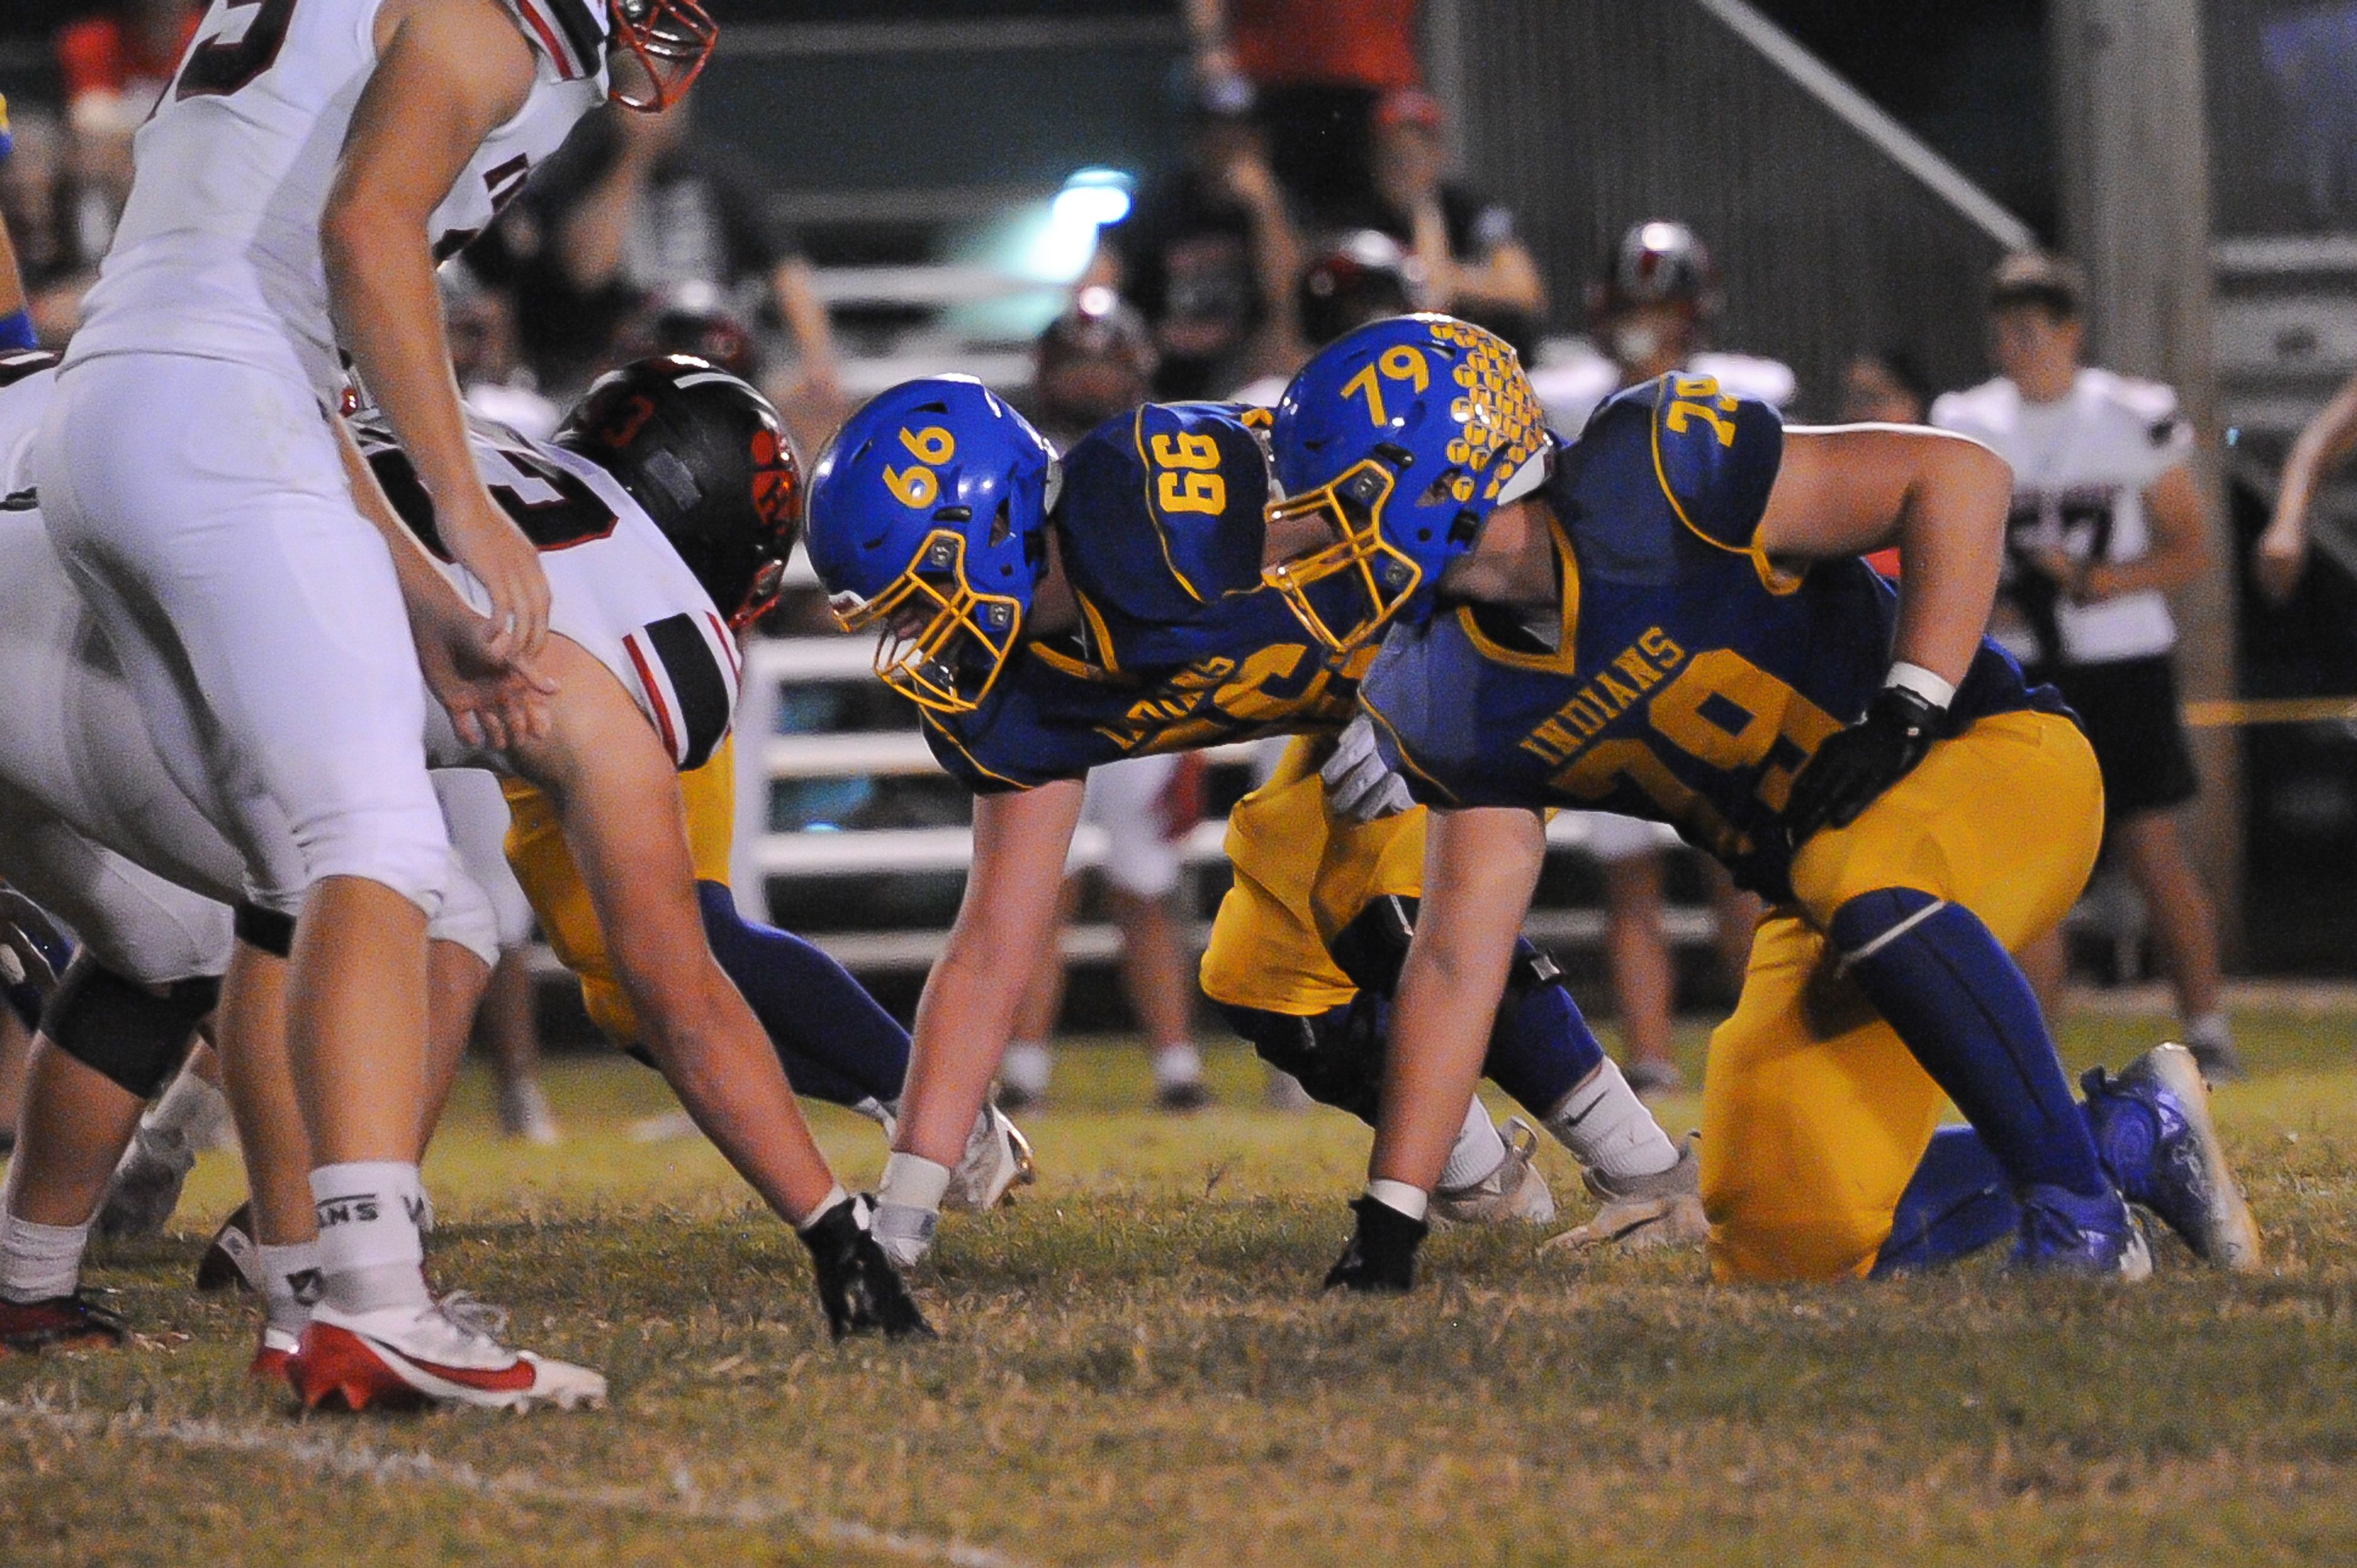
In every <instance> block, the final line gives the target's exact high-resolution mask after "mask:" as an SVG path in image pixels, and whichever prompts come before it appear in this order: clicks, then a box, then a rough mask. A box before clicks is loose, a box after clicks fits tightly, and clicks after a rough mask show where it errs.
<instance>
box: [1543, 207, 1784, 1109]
mask: <svg viewBox="0 0 2357 1568" xmlns="http://www.w3.org/2000/svg"><path fill="white" fill-rule="evenodd" d="M1724 303H1725V298H1724V295H1723V293H1722V291H1721V289H1720V286H1719V277H1718V266H1717V263H1715V262H1713V261H1712V260H1711V254H1710V250H1709V248H1708V247H1707V246H1706V245H1705V244H1704V243H1703V242H1702V241H1701V239H1700V238H1699V237H1698V236H1697V235H1696V234H1695V231H1693V230H1692V229H1689V228H1687V227H1686V226H1685V225H1684V224H1683V223H1678V222H1673V221H1669V220H1663V219H1653V220H1647V221H1645V222H1642V223H1637V224H1632V225H1631V227H1630V229H1629V231H1628V232H1627V233H1626V234H1624V235H1623V236H1622V237H1621V240H1620V245H1619V246H1618V247H1617V248H1616V249H1615V250H1614V251H1613V252H1612V254H1611V256H1610V257H1609V259H1608V260H1607V261H1606V263H1605V271H1604V278H1603V281H1602V282H1600V283H1598V284H1594V285H1590V286H1589V289H1588V295H1587V306H1588V318H1589V323H1590V327H1591V329H1592V330H1593V332H1594V334H1595V337H1596V340H1597V342H1598V345H1599V346H1600V347H1601V349H1602V352H1601V353H1597V352H1593V351H1591V352H1589V353H1588V354H1587V355H1585V356H1583V357H1580V358H1577V359H1574V360H1569V361H1567V362H1565V363H1559V364H1552V365H1543V366H1541V367H1540V368H1539V369H1538V370H1536V371H1533V372H1532V375H1531V385H1532V387H1533V389H1534V391H1535V392H1537V393H1538V395H1539V402H1540V403H1541V404H1542V405H1544V408H1545V409H1546V413H1547V424H1549V426H1551V427H1552V428H1554V429H1555V430H1558V431H1561V432H1562V433H1564V434H1565V435H1576V434H1577V433H1578V432H1579V430H1581V429H1582V428H1583V427H1584V426H1585V425H1586V424H1587V420H1588V416H1589V415H1590V414H1592V413H1595V412H1596V410H1597V407H1598V405H1599V404H1601V403H1603V402H1604V400H1605V399H1606V398H1609V397H1610V396H1611V395H1612V394H1613V393H1614V392H1618V391H1620V389H1621V388H1623V387H1632V386H1635V385H1637V384H1638V383H1639V382H1640V381H1651V380H1652V379H1653V378H1654V377H1656V376H1665V375H1669V374H1672V373H1673V372H1675V373H1679V374H1684V375H1695V376H1710V377H1712V378H1714V379H1716V380H1717V382H1718V383H1719V386H1720V387H1721V388H1722V389H1723V390H1725V391H1727V392H1734V393H1737V394H1738V395H1741V396H1745V397H1752V398H1757V399H1759V400H1760V401H1761V402H1763V403H1770V404H1773V405H1774V406H1775V407H1777V408H1782V407H1784V406H1785V405H1787V404H1788V403H1791V402H1792V396H1793V393H1794V392H1795V390H1796V382H1795V381H1794V378H1793V375H1792V371H1791V369H1790V368H1789V367H1787V366H1785V365H1782V364H1781V363H1779V362H1778V361H1776V360H1761V359H1754V358H1752V357H1751V356H1749V355H1746V354H1729V353H1722V352H1717V351H1714V350H1711V349H1707V348H1706V347H1705V345H1706V344H1707V343H1708V342H1709V340H1710V325H1711V322H1712V321H1713V320H1714V319H1715V318H1716V317H1717V315H1718V313H1719V310H1720V308H1721V306H1723V305H1724ZM1585 825H1586V827H1587V848H1588V850H1589V851H1590V853H1592V854H1594V855H1595V856H1596V858H1597V859H1598V862H1600V863H1601V864H1602V865H1603V869H1604V892H1605V900H1606V905H1607V911H1606V921H1607V925H1606V933H1605V953H1606V957H1607V959H1608V960H1609V963H1610V965H1611V970H1612V996H1613V1004H1614V1006H1615V1009H1616V1010H1617V1012H1618V1015H1619V1019H1620V1041H1621V1049H1622V1053H1623V1057H1624V1062H1623V1066H1624V1069H1625V1070H1626V1072H1627V1076H1628V1079H1629V1083H1630V1086H1631V1088H1633V1089H1635V1090H1637V1092H1638V1093H1639V1094H1641V1095H1645V1096H1649V1097H1650V1096H1652V1095H1655V1094H1659V1093H1662V1092H1664V1091H1665V1090H1674V1089H1676V1088H1679V1087H1680V1086H1682V1085H1683V1084H1684V1081H1685V1079H1684V1074H1683V1073H1682V1072H1680V1071H1679V1069H1678V1066H1677V1063H1676V1062H1675V1061H1674V1059H1673V1058H1672V1056H1671V1053H1670V1026H1671V1016H1672V1008H1673V1004H1674V1002H1675V999H1676V990H1675V972H1674V970H1673V969H1672V967H1671V964H1670V950H1669V944H1668V942H1667V941H1666V940H1664V938H1663V935H1662V914H1663V899H1662V872H1663V861H1662V841H1661V838H1660V836H1659V835H1658V834H1657V833H1656V832H1654V830H1653V828H1652V824H1650V823H1647V822H1636V821H1634V820H1632V819H1631V818H1628V817H1617V816H1613V815H1610V814H1609V813H1607V812H1601V811H1596V812H1589V813H1587V814H1586V818H1585ZM1701 865H1702V872H1703V876H1704V879H1705V881H1706V885H1707V886H1708V887H1709V890H1710V897H1711V902H1712V904H1713V905H1714V906H1715V908H1716V909H1717V917H1718V934H1717V935H1718V940H1717V951H1718V961H1719V966H1720V968H1721V969H1722V970H1723V971H1725V972H1726V973H1727V976H1728V977H1729V979H1730V981H1731V982H1732V983H1740V976H1741V975H1742V973H1743V969H1744V965H1745V963H1746V962H1747V961H1748V957H1749V950H1750V944H1751V932H1752V929H1753V927H1755V926H1756V925H1758V924H1759V919H1760V908H1761V906H1760V901H1759V900H1758V899H1757V898H1754V897H1752V896H1751V895H1749V894H1748V893H1744V892H1741V891H1739V890H1738V888H1737V887H1736V886H1735V884H1734V882H1733V881H1732V880H1731V879H1730V878H1729V877H1728V876H1727V873H1726V872H1725V871H1724V870H1723V869H1721V868H1720V866H1719V865H1718V863H1717V861H1714V860H1710V859H1708V858H1707V857H1704V858H1703V859H1702V862H1701Z"/></svg>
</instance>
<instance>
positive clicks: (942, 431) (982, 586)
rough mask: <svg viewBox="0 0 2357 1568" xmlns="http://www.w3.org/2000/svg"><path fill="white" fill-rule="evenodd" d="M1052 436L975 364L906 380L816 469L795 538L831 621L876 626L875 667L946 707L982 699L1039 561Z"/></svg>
mask: <svg viewBox="0 0 2357 1568" xmlns="http://www.w3.org/2000/svg"><path fill="white" fill-rule="evenodd" d="M1059 483H1060V470H1059V466H1058V464H1057V461H1056V451H1055V448H1054V447H1052V446H1049V445H1048V441H1047V438H1046V437H1044V436H1042V435H1040V434H1039V432H1038V431H1037V430H1034V429H1033V428H1032V427H1031V424H1030V422H1029V421H1028V420H1026V419H1025V418H1024V417H1023V416H1022V415H1021V414H1019V413H1016V412H1015V411H1014V410H1013V409H1012V408H1009V407H1008V406H1007V405H1006V403H1002V402H1000V401H999V399H998V398H997V397H996V396H995V395H993V394H992V392H990V390H989V389H988V388H986V387H985V386H984V385H983V384H982V383H981V382H980V381H976V380H974V378H973V377H972V376H934V377H929V378H927V379H925V380H922V381H903V382H902V383H901V384H900V385H899V386H897V387H893V388H891V389H890V390H889V391H887V392H878V393H877V395H876V396H875V397H874V398H872V399H871V400H869V402H868V403H867V404H866V406H865V407H863V408H861V409H860V410H859V412H858V413H855V414H853V415H852V416H851V418H850V419H849V420H848V421H846V422H845V424H844V426H843V429H842V430H841V431H839V432H837V433H836V435H835V437H834V441H833V442H832V443H830V444H829V445H828V446H827V449H826V451H825V453H824V454H823V456H820V458H819V460H818V466H817V467H816V468H814V469H813V471H812V474H811V479H810V500H809V510H808V514H807V521H806V522H805V523H804V527H803V534H802V539H803V542H804V544H805V545H806V546H807V548H808V549H809V551H810V557H811V565H812V566H813V568H815V569H816V571H817V573H818V575H819V580H820V581H821V582H822V583H823V584H825V585H826V590H827V594H828V600H827V602H828V605H829V607H831V608H832V609H833V610H834V619H835V624H836V625H838V626H840V627H842V628H843V629H844V630H845V631H855V632H856V631H864V630H866V629H869V628H875V629H876V630H877V634H878V635H877V644H876V673H877V677H878V678H880V679H881V680H882V681H883V682H884V683H885V684H886V685H888V686H890V687H892V688H893V689H894V690H896V691H898V692H899V693H902V694H903V695H905V696H907V697H908V698H909V700H911V701H912V702H914V703H917V704H918V705H919V706H920V707H925V708H930V709H931V710H933V711H934V712H936V713H942V714H966V713H972V712H973V711H974V709H976V708H978V707H980V706H981V705H982V702H983V699H984V698H985V697H986V696H988V695H989V693H990V688H991V686H992V684H993V683H994V682H996V681H997V679H998V672H999V671H1001V670H1002V669H1004V668H1005V667H1006V660H1007V659H1008V658H1009V656H1011V655H1012V654H1013V653H1014V651H1015V644H1016V639H1017V638H1018V637H1019V636H1020V635H1021V633H1022V630H1023V618H1024V616H1025V615H1026V614H1027V613H1028V612H1029V610H1030V608H1031V593H1032V590H1033V589H1034V588H1036V587H1037V586H1038V585H1039V578H1040V576H1041V575H1042V574H1044V573H1045V572H1046V570H1047V565H1048V537H1047V528H1048V510H1049V508H1050V507H1052V506H1054V505H1055V503H1056V490H1057V489H1058V486H1059Z"/></svg>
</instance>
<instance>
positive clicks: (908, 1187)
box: [868, 1152, 951, 1268]
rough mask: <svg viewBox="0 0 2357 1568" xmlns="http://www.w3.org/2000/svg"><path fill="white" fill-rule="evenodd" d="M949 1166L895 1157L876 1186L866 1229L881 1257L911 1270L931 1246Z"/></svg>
mask: <svg viewBox="0 0 2357 1568" xmlns="http://www.w3.org/2000/svg"><path fill="white" fill-rule="evenodd" d="M950 1176H951V1171H950V1168H949V1166H947V1165H941V1164H939V1163H937V1162H935V1161H932V1160H929V1159H927V1158H925V1157H924V1156H923V1155H903V1154H899V1153H897V1152H896V1153H894V1154H893V1155H892V1156H891V1158H889V1159H888V1160H886V1161H885V1162H884V1179H883V1180H882V1181H880V1182H878V1183H877V1184H876V1217H875V1219H874V1221H873V1223H871V1224H870V1225H869V1227H868V1229H869V1230H870V1232H871V1233H872V1234H873V1235H874V1236H875V1238H876V1242H877V1245H878V1246H880V1247H882V1248H883V1249H884V1255H885V1256H886V1257H888V1258H890V1259H891V1260H892V1261H893V1262H895V1263H898V1264H899V1265H900V1266H901V1267H902V1268H909V1267H913V1266H914V1265H915V1264H916V1263H917V1262H919V1261H920V1260H921V1259H922V1258H923V1257H924V1255H925V1252H926V1251H927V1250H928V1249H929V1248H931V1246H932V1244H933V1230H934V1228H935V1227H936V1226H938V1225H939V1224H940V1223H941V1218H942V1195H943V1194H944V1193H946V1192H948V1191H949V1189H950Z"/></svg>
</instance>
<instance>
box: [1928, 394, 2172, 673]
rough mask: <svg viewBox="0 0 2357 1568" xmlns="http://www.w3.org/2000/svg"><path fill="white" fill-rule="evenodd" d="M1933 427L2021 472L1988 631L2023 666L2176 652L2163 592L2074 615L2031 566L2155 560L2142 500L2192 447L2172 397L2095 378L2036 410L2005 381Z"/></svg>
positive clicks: (1961, 398)
mask: <svg viewBox="0 0 2357 1568" xmlns="http://www.w3.org/2000/svg"><path fill="white" fill-rule="evenodd" d="M1932 424H1936V425H1938V426H1939V427H1940V428H1941V429H1943V430H1953V431H1955V432H1957V433H1958V434H1959V435H1970V436H1973V437H1975V439H1977V440H1980V441H1983V442H1986V443H1987V444H1988V445H1989V446H1992V447H1994V448H1996V452H1997V454H1998V456H2002V457H2004V458H2005V460H2006V461H2007V462H2008V463H2010V464H2012V465H2013V511H2012V515H2011V517H2010V518H2009V519H2008V520H2007V525H2006V539H2007V551H2006V575H2005V585H2004V590H2003V592H2002V593H2001V594H2000V596H1999V598H1998V607H1997V617H1996V620H1995V621H1994V622H1992V623H1991V626H1990V630H1991V631H1992V632H1994V633H1995V634H1996V637H1997V639H1998V640H2000V641H2002V642H2003V643H2004V644H2005V645H2006V647H2007V649H2008V650H2010V651H2011V652H2012V653H2013V654H2014V655H2015V656H2016V657H2017V658H2019V659H2022V660H2026V661H2028V662H2031V663H2042V662H2046V661H2049V660H2055V659H2061V660H2064V661H2066V662H2069V663H2073V664H2100V663H2108V662H2111V661H2114V660H2123V659H2146V658H2152V657H2156V656H2158V655H2160V654H2165V653H2167V652H2168V651H2169V650H2170V649H2171V648H2173V647H2174V646H2176V643H2177V626H2176V623H2175V622H2174V621H2172V620H2171V619H2170V618H2169V600H2168V599H2167V598H2166V597H2165V596H2163V595H2162V594H2160V593H2159V592H2158V590H2152V591H2147V592H2145V593H2138V594H2123V595H2121V596H2119V597H2117V598H2113V599H2105V600H2104V601H2103V602H2102V603H2101V604H2093V605H2077V604H2072V603H2071V602H2070V601H2069V600H2068V599H2066V598H2064V597H2063V596H2061V595H2060V594H2058V593H2057V592H2056V591H2055V590H2054V588H2053V586H2052V580H2051V579H2050V578H2049V577H2048V576H2046V575H2044V574H2042V573H2040V572H2037V571H2034V570H2032V569H2030V568H2029V567H2028V566H2026V565H2025V564H2023V562H2024V559H2025V557H2026V555H2027V554H2028V553H2031V552H2035V553H2040V554H2046V553H2051V552H2053V551H2055V550H2057V549H2059V550H2061V552H2062V553H2063V554H2064V555H2065V556H2067V557H2068V558H2069V559H2071V560H2072V561H2073V562H2083V563H2100V564H2117V563H2120V562H2126V561H2135V560H2137V559H2140V558H2141V557H2142V556H2143V555H2144V554H2145V553H2147V551H2148V550H2149V549H2150V548H2151V533H2150V530H2149V528H2148V526H2147V521H2146V518H2145V508H2144V492H2145V491H2146V490H2147V489H2150V488H2151V487H2152V485H2153V483H2154V481H2156V480H2157V479H2158V478H2160V477H2161V476H2162V475H2163V474H2165V473H2167V472H2168V471H2169V469H2171V468H2173V467H2177V466H2178V465H2179V463H2182V462H2184V461H2185V459H2186V456H2187V455H2188V454H2189V453H2190V451H2191V450H2192V447H2193V432H2192V428H2191V426H2190V425H2189V424H2187V423H2186V420H2185V417H2184V415H2183V414H2182V413H2179V410H2178V406H2177V394H2176V393H2175V392H2171V391H2170V390H2169V388H2167V387H2165V386H2162V385H2160V384H2159V383H2158V382H2157V381H2136V380H2132V379H2131V378H2129V377H2126V376H2120V375H2115V374H2113V373H2112V372H2111V371H2095V370H2086V371H2080V372H2079V375H2078V379H2077V380H2076V381H2073V382H2072V386H2071V392H2070V394H2069V395H2068V396H2066V397H2064V398H2062V399H2061V401H2060V402H2057V403H2027V402H2025V401H2023V398H2022V396H2021V392H2020V389H2018V387H2016V386H2015V385H2014V384H2013V383H2012V382H2011V381H2007V380H2006V379H2005V378H2004V377H2002V376H1999V377H1997V378H1996V380H1994V381H1983V382H1982V383H1981V384H1980V385H1979V386H1976V387H1972V388H1969V389H1967V390H1965V391H1964V392H1949V393H1948V394H1947V395H1945V396H1944V397H1942V398H1941V399H1939V401H1937V402H1936V403H1932Z"/></svg>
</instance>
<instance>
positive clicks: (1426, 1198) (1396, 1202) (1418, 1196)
mask: <svg viewBox="0 0 2357 1568" xmlns="http://www.w3.org/2000/svg"><path fill="white" fill-rule="evenodd" d="M1494 1130H1495V1129H1492V1131H1494ZM1367 1196H1368V1197H1372V1198H1373V1199H1374V1200H1375V1201H1376V1202H1377V1203H1380V1204H1382V1205H1383V1207H1384V1208H1389V1209H1394V1210H1396V1211H1397V1212H1399V1213H1401V1214H1405V1215H1406V1216H1407V1217H1408V1218H1409V1219H1423V1218H1424V1214H1425V1210H1426V1208H1430V1207H1431V1204H1432V1195H1431V1194H1430V1193H1428V1192H1426V1191H1425V1190H1424V1189H1423V1188H1421V1187H1410V1186H1408V1184H1407V1183H1405V1182H1404V1181H1385V1180H1384V1179H1383V1178H1382V1177H1380V1176H1378V1177H1376V1178H1375V1179H1374V1180H1373V1181H1371V1182H1369V1183H1368V1184H1367Z"/></svg>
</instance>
